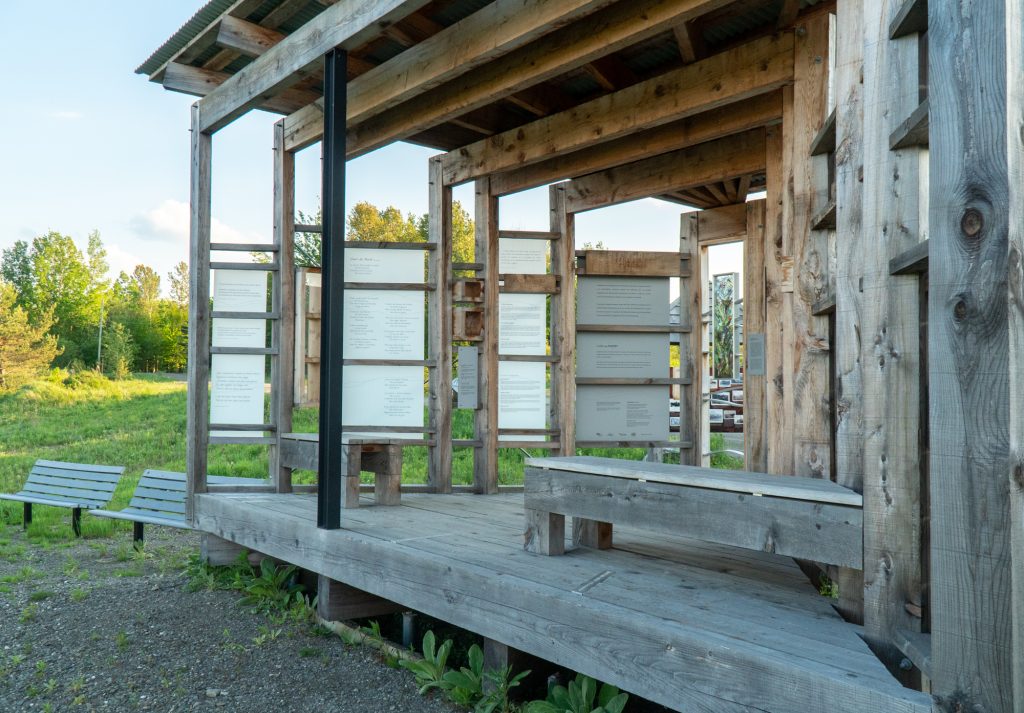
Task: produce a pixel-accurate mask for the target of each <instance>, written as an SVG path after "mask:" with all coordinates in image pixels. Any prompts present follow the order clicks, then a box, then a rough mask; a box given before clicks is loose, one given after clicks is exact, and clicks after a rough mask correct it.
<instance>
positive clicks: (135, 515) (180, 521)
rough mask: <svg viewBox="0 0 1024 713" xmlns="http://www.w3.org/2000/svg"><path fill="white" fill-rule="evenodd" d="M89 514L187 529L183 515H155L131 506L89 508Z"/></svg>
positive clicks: (187, 525)
mask: <svg viewBox="0 0 1024 713" xmlns="http://www.w3.org/2000/svg"><path fill="white" fill-rule="evenodd" d="M89 514H90V515H95V516H96V517H106V518H110V519H112V520H128V521H130V522H142V523H145V524H147V525H164V526H167V527H177V528H179V529H185V530H187V529H189V524H188V521H187V520H186V519H185V518H184V517H181V518H173V517H157V516H156V515H155V514H153V513H147V512H143V511H141V510H135V509H133V508H125V509H124V510H90V511H89Z"/></svg>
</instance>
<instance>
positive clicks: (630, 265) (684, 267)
mask: <svg viewBox="0 0 1024 713" xmlns="http://www.w3.org/2000/svg"><path fill="white" fill-rule="evenodd" d="M576 257H578V258H581V260H582V262H583V264H582V265H581V266H580V268H579V274H580V275H622V276H633V277H686V276H689V274H690V266H689V260H690V256H689V255H688V254H680V253H669V252H640V251H633V250H578V251H577V252H576Z"/></svg>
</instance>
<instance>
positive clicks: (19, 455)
mask: <svg viewBox="0 0 1024 713" xmlns="http://www.w3.org/2000/svg"><path fill="white" fill-rule="evenodd" d="M317 417H318V413H317V409H315V408H311V409H298V410H296V412H295V423H294V430H295V431H297V432H315V431H316V430H317ZM453 431H454V437H455V438H471V437H472V436H473V423H472V414H471V413H470V412H468V411H459V410H456V411H455V421H454V423H453ZM718 447H721V446H720V445H719V446H718ZM715 449H716V445H715V443H714V441H713V442H712V450H715ZM546 453H547V451H542V450H536V451H532V452H529V453H528V452H526V451H523V450H519V449H503V450H502V451H501V453H500V457H499V464H498V478H499V481H500V482H501V483H510V484H515V483H521V482H522V477H523V475H522V474H523V461H524V459H525V458H526V457H527V455H545V454H546ZM581 453H586V454H588V455H608V456H616V457H620V458H634V459H640V458H642V457H643V453H644V452H643V450H641V449H638V448H634V449H587V450H585V451H581ZM669 457H672V454H669ZM676 457H677V456H676ZM38 458H45V459H48V460H63V461H72V462H77V463H101V464H109V465H123V466H125V468H126V471H125V477H124V478H122V480H121V483H120V485H119V486H118V489H117V492H116V493H115V495H114V500H113V502H112V504H111V507H112V508H113V509H115V510H118V509H121V508H122V507H124V506H125V505H127V504H128V501H129V499H130V498H131V493H132V491H133V490H134V488H135V484H136V483H137V482H138V479H139V476H140V475H141V474H142V471H143V470H145V469H147V468H156V469H159V470H171V471H183V470H184V469H185V383H184V382H183V381H180V380H172V379H169V378H165V377H157V376H145V375H140V376H136V377H134V378H131V379H125V380H123V381H110V380H107V379H105V378H103V377H100V376H97V375H94V374H93V373H92V372H85V373H83V374H79V375H78V376H77V377H75V378H73V379H65V380H63V381H62V380H59V379H52V380H40V381H37V382H35V383H33V384H31V385H29V386H27V387H24V388H22V389H21V390H19V391H17V392H15V393H12V394H4V395H0V492H7V493H10V492H15V491H17V490H19V489H20V487H21V485H22V483H23V482H24V480H25V478H26V476H27V475H28V471H29V470H30V469H31V467H32V464H33V463H34V462H35V461H36V459H38ZM716 459H718V460H720V461H721V462H716V465H718V466H719V467H737V463H736V459H729V458H728V457H725V458H724V459H723V458H721V457H717V456H716ZM472 467H473V462H472V449H470V448H457V449H455V451H454V455H453V463H452V481H453V482H454V483H456V484H468V483H471V482H472ZM738 467H740V468H742V463H739V465H738ZM209 470H210V473H213V474H217V475H233V476H241V477H251V478H265V477H266V475H267V448H266V447H265V446H259V445H252V446H249V445H216V446H211V448H210V458H209ZM426 477H427V451H426V448H407V449H406V452H405V458H404V467H403V480H404V481H405V482H409V483H422V482H425V481H426ZM313 480H314V474H312V473H308V472H306V473H303V472H296V474H295V481H296V482H313ZM21 520H22V505H21V503H16V502H9V501H0V525H2V526H5V527H6V526H10V525H17V526H18V527H20V526H21ZM82 530H83V535H84V536H85V537H106V536H110V535H112V534H114V533H116V532H122V531H123V532H129V531H130V530H131V523H127V522H118V521H114V520H108V519H102V518H93V517H88V516H86V517H83V518H82ZM28 534H29V537H30V538H32V539H35V540H40V541H43V542H46V541H60V540H67V539H68V538H69V537H70V536H71V527H70V511H69V510H66V509H62V508H50V507H44V506H38V505H37V506H35V508H34V510H33V521H32V524H31V526H30V527H29V532H28Z"/></svg>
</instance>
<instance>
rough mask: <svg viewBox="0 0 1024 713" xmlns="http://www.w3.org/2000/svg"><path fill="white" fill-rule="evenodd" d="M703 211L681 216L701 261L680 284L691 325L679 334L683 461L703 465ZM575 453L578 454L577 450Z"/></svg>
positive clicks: (683, 244)
mask: <svg viewBox="0 0 1024 713" xmlns="http://www.w3.org/2000/svg"><path fill="white" fill-rule="evenodd" d="M699 216H700V214H699V213H683V214H682V215H681V216H680V220H679V252H680V253H689V254H690V256H691V257H690V262H691V263H694V262H696V263H698V264H697V269H692V268H693V265H691V270H690V273H691V274H690V276H689V277H687V278H683V279H682V280H680V281H679V282H680V284H679V322H680V324H686V325H689V327H690V331H689V333H688V334H685V335H680V337H679V375H680V376H682V377H684V378H686V379H687V381H688V382H689V383H687V384H683V385H682V386H681V387H680V389H679V397H680V398H679V405H680V409H679V417H680V419H679V439H680V440H682V441H686V442H689V444H690V447H689V448H681V449H680V451H679V462H680V463H681V464H683V465H702V463H703V458H702V452H703V444H704V433H705V431H706V430H707V428H708V426H707V422H706V421H705V420H704V418H703V416H704V387H705V383H704V382H705V381H706V380H707V378H706V375H705V374H704V350H705V347H706V344H705V339H706V338H707V332H706V331H705V330H704V329H703V318H702V317H701V314H702V309H701V307H702V305H703V301H704V297H703V293H704V291H705V290H706V289H707V287H706V284H707V283H705V282H704V279H703V277H704V275H705V272H704V260H703V259H702V257H703V254H704V253H702V252H701V249H700V244H699V236H700V227H699V220H700V218H699ZM573 455H575V454H573Z"/></svg>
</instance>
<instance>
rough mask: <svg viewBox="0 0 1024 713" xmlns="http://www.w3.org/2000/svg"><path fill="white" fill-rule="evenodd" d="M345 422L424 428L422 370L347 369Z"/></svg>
mask: <svg viewBox="0 0 1024 713" xmlns="http://www.w3.org/2000/svg"><path fill="white" fill-rule="evenodd" d="M342 382H343V385H342V388H343V389H344V391H343V393H342V416H341V417H342V421H343V422H344V423H345V425H346V427H348V426H416V427H422V426H423V404H424V397H423V367H421V366H346V367H345V368H344V370H343V371H342Z"/></svg>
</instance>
